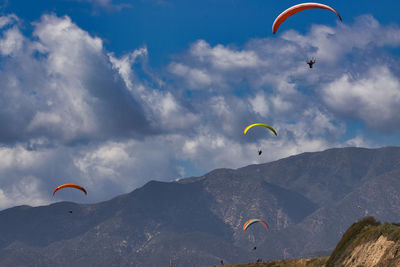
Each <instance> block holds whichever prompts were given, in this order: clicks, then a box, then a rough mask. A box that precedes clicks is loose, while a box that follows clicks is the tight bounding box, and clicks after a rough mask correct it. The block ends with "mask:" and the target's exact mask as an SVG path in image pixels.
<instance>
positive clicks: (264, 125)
mask: <svg viewBox="0 0 400 267" xmlns="http://www.w3.org/2000/svg"><path fill="white" fill-rule="evenodd" d="M254 126H262V127H265V128H267V129H269V130H271V132H273V133H274V134H275V135H276V136H278V134H277V133H276V131H275V129H274V128H272V127H271V126H269V125H268V124H264V123H254V124H250V125H249V126H247V127H246V128H245V129H244V131H243V134H246V133H247V131H248V130H249V129H250V128H252V127H254Z"/></svg>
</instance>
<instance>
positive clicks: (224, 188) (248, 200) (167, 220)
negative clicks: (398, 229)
mask: <svg viewBox="0 0 400 267" xmlns="http://www.w3.org/2000/svg"><path fill="white" fill-rule="evenodd" d="M398 159H400V148H396V147H388V148H380V149H363V148H339V149H330V150H326V151H323V152H315V153H303V154H300V155H297V156H292V157H289V158H286V159H281V160H278V161H275V162H271V163H265V164H259V165H250V166H247V167H244V168H240V169H237V170H231V169H217V170H214V171H212V172H210V173H208V174H206V175H204V176H202V177H194V178H189V179H182V180H179V181H178V182H169V183H167V182H157V181H151V182H149V183H147V184H146V185H145V186H143V187H141V188H139V189H136V190H134V191H133V192H131V193H129V194H125V195H121V196H119V197H116V198H114V199H112V200H109V201H105V202H101V203H98V204H93V205H78V204H75V203H70V202H60V203H55V204H52V205H49V206H43V207H29V206H20V207H15V208H11V209H7V210H4V211H1V212H0V265H1V266H11V265H23V266H54V263H55V262H56V265H57V266H88V265H91V266H93V265H98V266H163V265H165V266H167V265H168V263H169V261H170V260H172V262H173V264H174V265H175V266H206V265H214V264H218V263H219V260H220V259H224V262H225V263H226V264H229V263H241V262H243V263H244V262H249V261H254V260H255V259H256V258H262V259H264V260H267V259H279V258H285V257H302V256H306V255H312V254H313V253H314V254H315V253H316V254H318V253H320V251H325V252H323V253H322V254H326V253H328V252H327V251H330V250H332V249H333V248H334V246H335V244H336V243H337V242H338V241H339V239H340V237H341V235H342V234H343V231H344V230H345V229H346V228H347V227H348V226H349V225H350V224H351V223H352V222H353V221H355V220H357V219H359V218H360V217H362V216H364V215H366V213H367V212H368V214H373V215H374V216H376V217H377V218H378V219H381V218H380V217H382V218H383V219H384V220H388V221H398V220H400V209H399V208H397V207H399V206H400V205H399V204H400V203H399V202H400V200H399V197H398V196H399V193H400V192H399V191H398V190H397V188H400V186H399V185H400V184H399V179H398V177H399V174H400V160H398ZM357 205H360V206H361V207H362V209H360V208H358V207H357ZM69 210H72V211H73V213H72V214H71V213H69V212H68V211H69ZM251 218H260V219H263V220H265V221H267V223H268V225H269V227H270V231H269V232H267V231H266V230H265V228H263V227H261V226H260V225H258V224H255V225H252V226H251V227H250V228H249V229H248V230H247V231H246V232H243V231H242V226H243V223H244V222H245V221H246V220H247V219H251ZM254 246H257V250H253V249H252V248H253V247H254ZM10 264H11V265H10Z"/></svg>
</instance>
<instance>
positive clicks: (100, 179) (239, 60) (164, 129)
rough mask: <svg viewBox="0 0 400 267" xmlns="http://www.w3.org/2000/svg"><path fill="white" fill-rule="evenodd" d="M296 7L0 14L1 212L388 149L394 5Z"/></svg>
mask: <svg viewBox="0 0 400 267" xmlns="http://www.w3.org/2000/svg"><path fill="white" fill-rule="evenodd" d="M298 3H300V2H298V1H283V0H279V1H273V0H251V1H249V0H201V1H198V0H193V1H187V0H177V1H173V0H137V1H133V0H121V1H117V0H37V1H31V0H8V1H6V0H0V125H1V127H0V209H5V208H9V207H13V206H16V205H31V206H38V205H47V204H50V203H54V202H57V201H74V202H78V203H95V202H99V201H105V200H108V199H111V198H113V197H115V196H117V195H120V194H124V193H129V192H131V191H132V190H134V189H136V188H138V187H140V186H142V185H144V184H145V183H147V182H148V181H150V180H159V181H174V180H176V179H181V178H184V177H191V176H201V175H204V174H206V173H207V172H209V171H211V170H213V169H216V168H240V167H244V166H247V165H249V164H258V163H265V162H270V161H274V160H277V159H280V158H284V157H288V156H291V155H296V154H299V153H303V152H313V151H321V150H325V149H328V148H333V147H347V146H356V147H368V148H375V147H383V146H399V145H400V141H399V140H400V139H399V137H400V116H398V114H399V113H400V64H398V62H399V59H400V26H399V25H400V17H399V16H398V10H399V8H400V2H398V1H397V0H391V1H389V0H381V1H379V4H378V2H377V1H376V0H352V1H324V2H323V3H324V4H327V5H330V6H332V7H333V8H335V9H336V10H337V11H338V12H339V14H340V15H341V17H342V18H343V21H342V22H340V20H339V19H338V17H336V15H335V14H334V13H333V12H330V11H328V10H321V9H314V10H305V11H303V12H301V13H298V14H295V15H294V16H292V17H290V18H289V19H287V20H286V21H285V22H284V23H283V24H282V25H281V26H280V28H279V30H278V32H277V33H276V34H273V33H272V29H271V28H272V23H273V21H274V20H275V18H276V17H277V16H278V15H279V14H280V13H281V12H283V11H284V10H285V9H287V8H289V7H290V6H292V5H295V4H298ZM310 58H316V63H315V65H314V67H313V68H312V69H310V68H309V67H308V65H307V64H306V62H305V61H306V60H307V59H310ZM259 122H261V123H267V124H269V125H271V126H272V127H274V129H276V131H277V132H278V136H274V135H273V134H272V133H271V132H270V131H268V130H267V129H265V128H261V127H255V128H253V129H251V130H250V131H249V132H248V133H247V134H246V135H244V134H243V130H244V128H245V127H246V126H247V125H249V124H252V123H259ZM258 149H261V150H262V151H263V153H262V155H260V156H259V155H258ZM64 183H76V184H80V185H82V186H83V187H85V188H86V190H87V191H88V195H87V196H84V195H83V194H82V192H80V191H79V190H73V189H71V190H69V189H65V190H60V191H58V192H57V193H56V195H55V196H54V197H53V196H52V191H53V190H54V188H55V187H57V186H58V185H61V184H64Z"/></svg>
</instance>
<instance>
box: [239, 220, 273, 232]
mask: <svg viewBox="0 0 400 267" xmlns="http://www.w3.org/2000/svg"><path fill="white" fill-rule="evenodd" d="M256 222H258V223H261V224H262V225H264V227H265V229H267V230H268V231H269V227H268V225H267V223H266V222H264V221H262V220H260V219H250V220H248V221H246V222H245V223H244V224H243V231H246V229H247V228H248V227H249V226H250V225H252V224H254V223H256Z"/></svg>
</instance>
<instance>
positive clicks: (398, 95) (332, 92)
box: [321, 66, 400, 130]
mask: <svg viewBox="0 0 400 267" xmlns="http://www.w3.org/2000/svg"><path fill="white" fill-rule="evenodd" d="M321 94H322V99H323V100H324V102H325V103H326V104H327V105H328V106H329V107H330V108H331V109H332V110H334V111H335V112H337V113H339V114H342V115H344V116H346V117H352V118H358V119H361V120H363V121H364V122H365V123H366V124H367V125H368V126H370V127H373V128H381V127H384V128H386V129H396V130H399V129H400V128H399V127H398V126H397V125H398V122H399V119H398V114H399V112H400V82H399V80H398V78H397V77H396V75H394V74H393V73H392V72H391V71H390V69H388V67H386V66H371V67H370V69H369V70H368V72H367V73H366V74H365V75H363V76H362V77H358V78H356V79H353V78H351V77H350V76H349V75H347V74H344V75H343V76H341V77H339V78H338V79H336V80H335V81H332V82H331V83H329V84H327V85H326V86H324V87H323V90H322V91H321Z"/></svg>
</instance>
